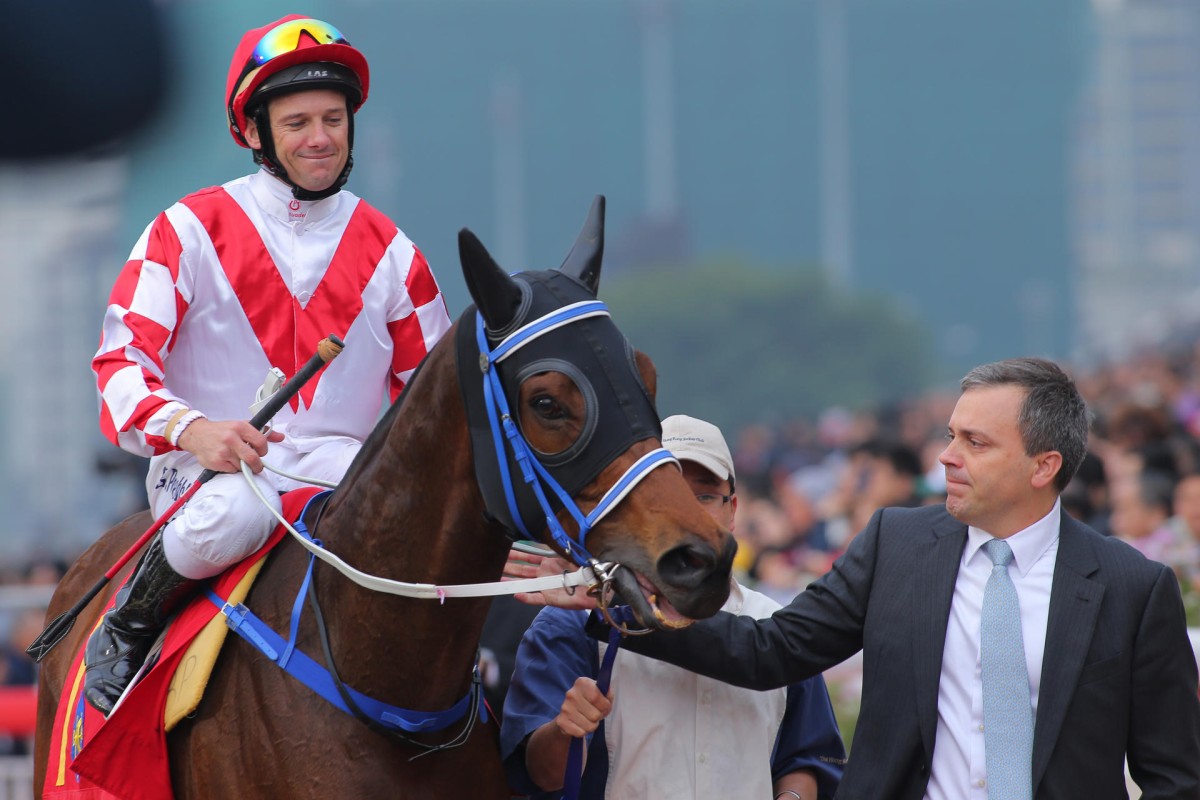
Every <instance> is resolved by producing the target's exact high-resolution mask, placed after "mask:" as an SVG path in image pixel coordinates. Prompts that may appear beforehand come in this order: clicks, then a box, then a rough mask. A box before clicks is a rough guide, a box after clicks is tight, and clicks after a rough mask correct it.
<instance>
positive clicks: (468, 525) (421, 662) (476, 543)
mask: <svg viewBox="0 0 1200 800" xmlns="http://www.w3.org/2000/svg"><path fill="white" fill-rule="evenodd" d="M435 356H440V357H437V358H435ZM381 425H386V430H383V429H381V430H379V431H377V432H376V433H375V434H373V435H372V436H371V438H370V439H369V440H368V442H367V444H366V445H364V448H363V453H362V455H361V456H360V457H359V459H358V461H357V462H356V463H355V466H354V468H353V469H352V470H351V471H350V472H349V473H348V474H347V476H346V478H345V479H344V480H343V481H342V484H341V486H339V488H338V490H337V491H336V493H335V494H334V496H333V497H332V498H331V500H330V503H329V507H328V508H327V509H326V511H325V513H324V514H323V516H322V518H321V520H320V522H319V524H318V529H317V531H316V533H315V535H316V536H318V537H319V538H320V539H321V540H322V541H323V542H324V543H325V546H326V547H327V548H328V549H329V550H330V551H332V552H334V553H336V554H338V555H339V556H341V557H342V558H344V559H345V560H346V561H348V562H349V563H350V564H352V565H354V566H355V567H357V568H358V569H360V570H362V571H364V572H368V573H370V574H372V575H378V576H381V577H384V578H390V579H392V580H398V581H404V582H409V583H434V584H453V583H477V582H484V581H492V580H499V578H500V574H501V572H502V571H503V564H504V559H505V554H506V553H507V549H508V548H507V543H506V542H505V541H504V539H503V538H502V537H501V536H499V535H497V534H496V532H495V530H493V529H491V528H490V527H489V526H488V524H487V523H486V521H485V518H484V515H483V499H482V497H481V495H480V493H479V489H478V487H477V484H476V482H475V475H474V466H473V462H472V460H471V450H470V440H469V434H468V431H467V425H466V415H465V412H464V410H463V405H462V399H461V395H460V393H459V388H458V383H457V377H456V374H455V366H454V361H453V358H452V357H450V354H449V353H448V352H446V350H445V348H439V349H438V350H435V353H434V355H431V356H430V360H429V361H428V362H427V363H426V364H425V365H424V366H423V367H422V369H421V371H420V373H419V374H418V376H417V377H416V379H415V380H414V383H413V385H412V386H410V387H409V390H408V392H407V394H406V396H405V398H404V400H403V405H402V406H401V407H400V408H399V409H396V410H394V411H393V412H389V414H388V415H387V416H386V417H385V418H384V420H383V422H382V423H381ZM318 592H319V594H320V596H321V598H322V602H323V604H325V605H327V606H328V611H327V612H326V619H327V620H331V622H330V627H331V636H334V637H335V638H336V639H338V640H340V641H339V642H337V643H335V644H334V649H335V650H338V651H340V652H342V653H344V654H345V659H346V661H347V663H346V665H345V671H346V673H347V674H345V675H343V678H344V679H346V680H347V682H351V683H352V684H354V682H355V681H357V682H359V683H361V684H364V685H363V686H361V687H360V686H358V685H357V684H354V685H356V688H360V690H362V691H368V693H369V689H370V686H376V687H380V689H381V690H382V691H385V692H386V693H387V694H389V695H392V697H393V698H395V697H398V696H405V695H409V696H414V697H416V698H418V699H420V700H421V702H422V703H423V704H422V705H420V706H419V707H421V708H430V707H431V705H437V704H438V703H439V702H442V703H445V704H449V702H453V701H454V700H457V699H458V698H457V697H453V698H452V699H450V700H449V702H446V698H442V699H441V700H439V699H438V698H436V697H434V696H433V694H436V692H431V688H430V686H429V685H428V684H427V683H424V684H423V681H425V680H427V679H428V677H429V676H439V678H440V679H439V683H438V685H439V686H440V685H443V683H444V684H445V685H446V686H447V687H448V688H447V689H446V690H445V691H446V692H448V694H447V697H449V696H450V695H454V694H455V693H457V692H458V691H459V689H460V688H461V686H465V685H466V682H467V681H468V680H469V677H470V666H471V664H472V663H473V660H474V658H475V649H476V647H477V645H478V641H479V635H480V633H481V631H482V629H483V622H484V619H485V617H486V615H487V609H488V606H489V604H490V603H489V601H487V600H462V599H453V600H448V601H447V602H446V603H444V604H439V603H438V602H436V601H431V600H414V599H407V598H397V597H393V596H391V595H387V594H382V593H377V592H370V591H368V590H365V589H362V588H360V587H358V586H357V585H355V584H353V583H352V582H351V581H349V580H348V579H347V578H345V577H343V576H340V575H335V574H334V573H333V571H332V570H323V571H322V580H321V581H320V582H319V584H318ZM332 620H338V623H337V625H336V634H335V632H334V631H333V630H332V629H333V628H334V623H333V622H332ZM384 687H386V688H384ZM380 699H385V700H388V701H389V702H394V703H396V704H402V701H401V700H397V699H390V700H389V699H388V698H385V697H380Z"/></svg>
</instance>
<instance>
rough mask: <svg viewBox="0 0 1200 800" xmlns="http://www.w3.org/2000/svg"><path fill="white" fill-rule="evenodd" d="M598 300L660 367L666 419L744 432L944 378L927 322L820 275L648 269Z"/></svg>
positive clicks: (887, 397) (728, 267)
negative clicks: (842, 289) (687, 417)
mask: <svg viewBox="0 0 1200 800" xmlns="http://www.w3.org/2000/svg"><path fill="white" fill-rule="evenodd" d="M685 270H686V271H685ZM601 296H602V298H603V299H604V300H605V301H606V302H607V303H608V305H609V307H610V309H611V310H612V313H613V317H614V318H615V319H616V320H617V323H618V324H619V325H620V326H621V328H622V330H623V331H625V333H626V335H628V336H629V339H630V341H631V342H632V343H633V345H634V346H635V347H637V348H638V349H639V350H643V351H644V352H646V353H647V354H649V355H650V357H651V358H652V359H653V360H654V363H655V366H656V367H657V368H658V409H659V412H660V413H661V414H662V415H664V416H665V415H667V414H675V413H688V414H694V415H696V416H699V417H702V418H704V419H709V420H712V421H713V422H715V423H717V424H718V425H722V426H740V425H744V424H747V423H750V422H757V421H762V422H771V421H779V420H784V419H787V418H789V417H793V416H796V415H798V414H804V415H815V414H816V413H817V412H819V411H820V410H822V409H824V408H828V407H829V406H832V405H842V406H845V407H847V408H850V409H863V408H874V407H877V406H878V405H881V404H883V403H887V402H890V401H894V400H896V399H899V398H903V397H906V396H910V395H912V394H913V393H915V392H918V391H920V390H922V389H925V388H928V387H929V386H930V385H931V384H932V382H933V381H934V380H935V379H937V378H938V377H939V376H940V373H941V370H940V369H939V366H938V364H937V362H936V360H935V356H934V355H933V348H932V346H931V343H930V339H929V336H928V334H927V331H926V329H925V327H924V326H923V325H922V324H921V323H920V322H919V321H917V320H913V319H910V318H908V317H906V316H905V315H904V314H903V313H902V312H901V311H900V310H899V309H897V308H896V307H895V306H894V305H890V304H888V303H885V302H883V301H882V300H879V299H875V298H872V297H867V296H863V295H847V294H842V293H839V292H836V291H834V290H832V289H831V288H830V287H829V286H828V285H827V283H826V282H825V280H824V278H823V277H822V276H821V275H819V274H818V273H817V272H816V271H815V270H814V271H803V270H799V269H790V270H788V271H786V272H783V271H780V270H769V269H765V268H763V267H759V266H754V267H751V266H749V265H745V264H737V263H726V264H712V265H706V266H696V267H687V268H672V269H656V270H642V271H640V272H638V273H634V274H631V273H626V274H623V275H621V276H620V277H619V278H616V279H611V280H610V281H609V282H608V284H607V285H605V286H604V287H603V289H602V291H601Z"/></svg>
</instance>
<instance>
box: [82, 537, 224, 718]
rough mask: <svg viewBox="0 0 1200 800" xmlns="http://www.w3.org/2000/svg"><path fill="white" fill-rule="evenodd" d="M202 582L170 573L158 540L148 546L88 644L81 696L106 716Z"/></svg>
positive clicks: (174, 572)
mask: <svg viewBox="0 0 1200 800" xmlns="http://www.w3.org/2000/svg"><path fill="white" fill-rule="evenodd" d="M199 583H200V581H196V580H191V579H189V578H185V577H183V576H182V575H180V574H179V573H178V572H176V571H175V570H173V569H171V565H170V564H168V563H167V555H166V553H165V552H164V551H163V541H162V534H161V533H160V534H158V535H157V536H155V537H154V538H153V539H151V540H150V545H149V547H148V548H147V550H146V554H145V555H144V556H142V561H141V563H140V564H138V568H137V571H136V572H135V573H134V575H133V577H132V578H131V579H130V580H129V583H128V584H126V585H125V587H124V588H122V589H121V591H120V592H118V593H117V604H116V606H115V607H114V608H113V610H112V611H109V612H108V613H107V614H105V615H104V622H103V623H102V624H101V625H100V627H99V628H97V629H96V630H95V632H93V633H92V636H91V638H90V639H88V643H87V652H86V654H85V661H86V663H87V671H86V673H85V674H84V679H83V681H84V695H85V696H86V697H87V701H88V702H89V703H91V704H92V706H93V707H95V708H96V709H98V710H99V711H101V712H103V713H104V714H105V715H106V716H107V715H108V714H109V713H110V712H111V711H112V709H113V706H114V705H116V702H117V700H118V699H119V698H120V697H121V693H122V692H124V691H125V687H127V686H128V685H129V683H130V681H132V680H133V676H134V675H135V674H137V671H138V669H139V668H141V666H142V662H143V661H145V660H146V656H147V655H148V654H149V652H150V648H151V647H152V646H153V645H154V641H155V640H156V639H157V638H158V635H159V633H161V632H162V629H163V628H164V627H165V626H166V622H167V618H168V617H170V616H171V612H173V611H174V610H175V609H176V608H177V607H178V606H179V605H180V604H181V603H182V602H183V601H184V600H186V599H188V598H189V597H191V595H192V593H193V592H194V590H195V589H196V587H197V585H198V584H199Z"/></svg>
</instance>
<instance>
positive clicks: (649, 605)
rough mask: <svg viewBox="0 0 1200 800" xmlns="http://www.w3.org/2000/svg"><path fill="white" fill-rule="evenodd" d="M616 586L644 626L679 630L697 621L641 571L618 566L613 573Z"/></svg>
mask: <svg viewBox="0 0 1200 800" xmlns="http://www.w3.org/2000/svg"><path fill="white" fill-rule="evenodd" d="M613 588H614V589H615V590H616V592H617V595H618V596H619V597H620V598H621V599H622V600H623V601H625V604H626V605H628V606H629V608H630V610H631V611H632V612H633V615H634V617H635V618H636V619H637V622H638V624H639V625H641V626H642V627H643V628H650V629H652V630H678V629H680V628H686V627H687V626H688V625H691V624H692V623H693V622H695V620H693V619H691V618H690V617H685V616H684V615H683V614H680V613H679V611H677V610H676V609H675V607H674V606H673V605H671V601H670V600H668V599H667V598H666V595H664V594H663V593H662V592H661V591H659V590H658V588H657V587H655V586H654V584H653V583H651V582H650V581H649V580H648V579H647V578H646V577H645V576H644V575H642V574H641V573H639V572H634V571H633V570H631V569H628V568H626V567H621V568H618V569H617V571H616V572H615V574H614V575H613Z"/></svg>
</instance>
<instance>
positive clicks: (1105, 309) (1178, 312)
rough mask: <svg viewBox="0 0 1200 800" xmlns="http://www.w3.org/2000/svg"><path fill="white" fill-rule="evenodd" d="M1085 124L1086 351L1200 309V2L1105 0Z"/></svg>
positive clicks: (1125, 342)
mask: <svg viewBox="0 0 1200 800" xmlns="http://www.w3.org/2000/svg"><path fill="white" fill-rule="evenodd" d="M1094 8H1095V30H1096V36H1095V48H1094V51H1093V53H1092V64H1091V68H1090V69H1089V71H1088V75H1089V80H1088V85H1087V89H1086V94H1085V102H1084V103H1083V105H1082V106H1081V109H1080V116H1079V123H1078V127H1077V130H1076V134H1075V142H1074V150H1075V152H1074V158H1073V175H1072V184H1073V186H1072V205H1073V221H1072V224H1073V228H1074V233H1073V237H1074V240H1075V246H1076V253H1077V263H1078V270H1079V271H1078V275H1077V279H1076V297H1077V303H1078V308H1079V326H1078V339H1077V341H1076V343H1075V348H1074V349H1075V350H1076V352H1077V354H1078V355H1079V356H1080V357H1084V358H1104V357H1109V356H1121V355H1124V354H1126V353H1128V352H1129V351H1130V350H1131V349H1134V348H1136V347H1139V346H1146V345H1152V344H1154V343H1157V342H1159V341H1161V340H1162V339H1163V338H1164V337H1166V336H1168V335H1169V334H1170V332H1171V331H1172V329H1173V328H1175V327H1178V326H1180V325H1183V324H1190V323H1193V322H1194V321H1196V320H1197V319H1200V316H1198V315H1200V311H1198V308H1200V307H1198V305H1197V294H1196V292H1197V287H1200V5H1197V4H1196V3H1195V2H1192V1H1191V0H1096V2H1095V3H1094Z"/></svg>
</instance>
